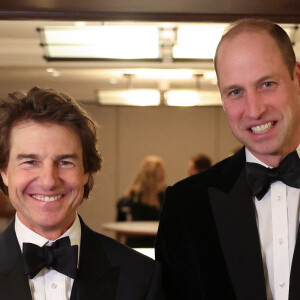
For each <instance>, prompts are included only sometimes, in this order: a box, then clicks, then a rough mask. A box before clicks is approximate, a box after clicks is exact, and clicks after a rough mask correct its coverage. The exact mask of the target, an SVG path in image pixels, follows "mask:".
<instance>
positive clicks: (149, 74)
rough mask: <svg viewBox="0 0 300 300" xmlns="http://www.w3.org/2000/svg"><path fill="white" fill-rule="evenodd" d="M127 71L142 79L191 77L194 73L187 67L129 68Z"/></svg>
mask: <svg viewBox="0 0 300 300" xmlns="http://www.w3.org/2000/svg"><path fill="white" fill-rule="evenodd" d="M129 73H131V74H134V75H135V76H136V77H137V78H142V79H191V78H192V77H193V75H194V71H193V70H189V69H131V70H130V71H129Z"/></svg>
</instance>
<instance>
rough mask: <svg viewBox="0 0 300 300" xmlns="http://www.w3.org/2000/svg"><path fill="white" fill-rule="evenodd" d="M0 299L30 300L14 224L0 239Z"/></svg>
mask: <svg viewBox="0 0 300 300" xmlns="http://www.w3.org/2000/svg"><path fill="white" fill-rule="evenodd" d="M0 257H1V262H0V299H1V300H6V299H9V300H10V299H14V300H31V299H32V298H31V292H30V288H29V283H28V278H27V276H26V275H25V273H24V265H23V261H22V257H21V250H20V247H19V244H18V241H17V237H16V234H15V230H14V222H13V223H12V224H11V225H10V226H9V227H8V228H7V229H6V230H5V231H4V232H3V233H2V234H1V237H0Z"/></svg>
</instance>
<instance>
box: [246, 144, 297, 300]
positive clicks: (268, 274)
mask: <svg viewBox="0 0 300 300" xmlns="http://www.w3.org/2000/svg"><path fill="white" fill-rule="evenodd" d="M298 149H299V147H298ZM246 161H247V162H253V163H258V164H261V165H263V166H265V167H269V166H267V165H266V164H264V163H263V162H261V161H260V160H258V159H257V158H256V157H255V156H254V155H252V154H251V153H250V152H249V151H248V150H247V149H246ZM269 168H270V167H269ZM299 203H300V190H299V189H297V188H292V187H289V186H287V185H285V184H284V183H283V182H281V181H276V182H274V183H272V184H271V187H270V189H269V190H268V192H267V193H266V194H265V196H264V197H263V198H262V199H261V200H260V201H258V200H257V198H255V197H254V204H255V208H256V217H257V225H258V231H259V237H260V243H261V251H262V257H263V264H264V271H265V278H266V288H267V299H268V300H288V295H289V283H290V282H289V278H290V270H291V264H292V259H293V253H294V248H295V244H296V237H297V231H298V225H299Z"/></svg>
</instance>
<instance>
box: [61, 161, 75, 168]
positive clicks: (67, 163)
mask: <svg viewBox="0 0 300 300" xmlns="http://www.w3.org/2000/svg"><path fill="white" fill-rule="evenodd" d="M59 164H60V165H61V166H64V167H70V166H72V165H73V163H71V162H70V161H67V160H61V161H60V162H59Z"/></svg>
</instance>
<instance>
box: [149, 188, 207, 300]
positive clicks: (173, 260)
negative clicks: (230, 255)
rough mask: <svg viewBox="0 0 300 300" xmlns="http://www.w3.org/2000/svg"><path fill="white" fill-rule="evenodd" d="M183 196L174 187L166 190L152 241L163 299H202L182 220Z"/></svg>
mask: <svg viewBox="0 0 300 300" xmlns="http://www.w3.org/2000/svg"><path fill="white" fill-rule="evenodd" d="M186 197H187V195H185V194H184V192H183V191H181V190H180V189H176V187H169V188H168V189H167V191H166V196H165V200H164V206H163V211H162V214H161V220H160V225H159V229H158V235H157V240H156V249H155V250H156V260H157V261H159V262H160V263H161V266H162V276H163V287H164V290H165V293H166V296H167V299H170V300H176V299H178V300H179V299H180V300H182V299H185V300H194V299H202V297H201V286H200V281H199V278H197V275H196V274H195V272H194V266H195V265H196V264H197V262H196V261H193V259H194V258H195V255H194V252H195V249H194V247H193V241H192V239H191V237H190V236H191V234H192V233H191V232H189V228H188V225H187V222H186V218H188V217H189V216H188V215H187V212H186V211H185V209H186V208H185V206H186V205H185V202H186V200H187V199H186Z"/></svg>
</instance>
